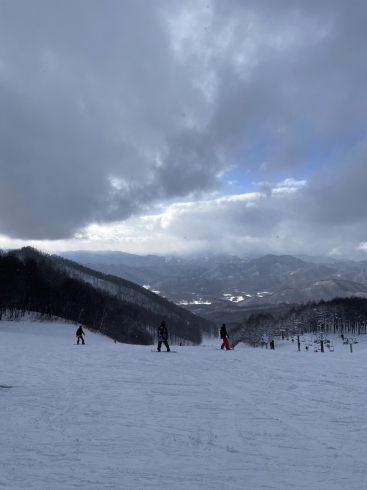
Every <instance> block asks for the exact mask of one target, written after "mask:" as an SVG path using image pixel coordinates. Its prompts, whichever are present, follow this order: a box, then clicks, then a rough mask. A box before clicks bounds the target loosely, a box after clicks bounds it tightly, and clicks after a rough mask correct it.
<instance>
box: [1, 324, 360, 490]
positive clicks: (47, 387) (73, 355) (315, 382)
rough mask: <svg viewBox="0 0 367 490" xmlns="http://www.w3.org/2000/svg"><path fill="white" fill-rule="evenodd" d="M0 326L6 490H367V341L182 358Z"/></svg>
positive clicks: (193, 350)
mask: <svg viewBox="0 0 367 490" xmlns="http://www.w3.org/2000/svg"><path fill="white" fill-rule="evenodd" d="M75 330H76V327H75V326H71V325H65V324H63V325H62V324H56V323H49V324H46V323H37V322H29V321H23V322H19V323H18V322H0V349H1V355H0V369H1V371H0V385H2V386H12V388H0V410H1V425H0V427H1V428H0V468H1V471H0V489H6V490H8V489H9V490H15V489H16V490H18V489H22V490H23V489H35V490H61V489H62V490H68V489H86V490H97V489H98V490H102V489H109V490H114V489H124V490H129V489H131V490H143V489H144V490H149V489H159V490H240V489H241V490H243V489H247V490H260V489H261V490H265V489H266V490H278V489H279V490H288V489H291V490H301V489H302V490H345V489H351V490H357V489H358V490H366V489H367V464H366V447H367V410H366V406H367V390H366V381H365V379H366V372H367V349H366V348H367V341H366V340H367V339H366V338H365V336H361V337H360V338H359V343H358V344H355V345H354V346H353V353H350V347H349V346H348V345H343V344H342V342H341V340H339V339H337V340H335V342H334V344H335V352H333V353H332V352H329V351H327V352H325V353H320V352H317V353H315V352H314V350H313V348H311V349H310V350H309V351H308V352H306V351H305V349H304V347H305V344H306V343H302V350H301V352H297V345H296V343H294V344H292V343H291V342H290V341H289V342H287V341H286V340H284V341H278V342H277V343H276V345H275V351H272V350H266V349H252V348H246V347H241V346H237V347H236V348H235V349H234V350H233V351H221V350H218V347H219V345H220V340H219V339H218V340H217V339H214V340H211V341H207V342H206V343H205V345H202V346H199V347H178V346H177V347H175V350H177V353H176V354H174V353H170V354H167V353H166V352H161V353H156V352H151V349H152V347H151V346H132V345H123V344H115V343H114V342H113V341H112V340H111V339H108V338H105V337H103V336H100V335H97V334H92V333H89V332H86V341H87V345H85V346H76V345H74V344H75Z"/></svg>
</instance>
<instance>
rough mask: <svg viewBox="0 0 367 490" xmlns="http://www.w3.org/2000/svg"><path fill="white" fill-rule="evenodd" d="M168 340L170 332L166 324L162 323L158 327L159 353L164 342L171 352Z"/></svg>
mask: <svg viewBox="0 0 367 490" xmlns="http://www.w3.org/2000/svg"><path fill="white" fill-rule="evenodd" d="M167 339H168V330H167V327H166V322H162V323H161V324H160V326H159V327H158V348H157V350H158V352H160V351H161V346H162V342H163V343H164V345H165V346H166V349H167V352H169V351H170V348H169V345H168V342H167Z"/></svg>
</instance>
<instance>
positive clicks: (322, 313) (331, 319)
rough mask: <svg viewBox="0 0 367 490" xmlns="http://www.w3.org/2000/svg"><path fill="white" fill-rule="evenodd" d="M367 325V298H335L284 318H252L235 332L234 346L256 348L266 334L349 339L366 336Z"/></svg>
mask: <svg viewBox="0 0 367 490" xmlns="http://www.w3.org/2000/svg"><path fill="white" fill-rule="evenodd" d="M366 326H367V299H365V298H358V297H355V298H335V299H333V300H331V301H320V302H318V303H316V302H310V303H308V304H307V305H304V306H300V307H297V308H293V309H292V310H291V311H290V312H289V313H288V314H286V315H284V316H283V317H280V318H274V317H273V315H271V314H269V313H260V314H257V315H251V316H250V318H248V319H247V320H246V321H245V322H244V323H243V324H242V325H238V326H237V327H235V328H234V329H232V330H231V338H232V345H233V346H235V345H236V344H238V343H239V342H244V343H246V344H249V345H252V346H254V347H256V346H257V345H259V344H260V339H261V337H262V335H263V334H264V333H266V334H267V335H268V336H269V338H274V337H277V336H282V335H283V336H284V335H286V336H291V335H297V334H302V333H305V332H312V333H317V332H325V333H326V334H327V333H333V334H339V335H341V334H344V335H346V336H349V335H353V334H358V335H359V334H360V333H366Z"/></svg>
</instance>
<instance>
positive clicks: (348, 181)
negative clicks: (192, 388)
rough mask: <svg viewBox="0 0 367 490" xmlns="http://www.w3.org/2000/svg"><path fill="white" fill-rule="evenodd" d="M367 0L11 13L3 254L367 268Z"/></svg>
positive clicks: (2, 61)
mask: <svg viewBox="0 0 367 490" xmlns="http://www.w3.org/2000/svg"><path fill="white" fill-rule="evenodd" d="M366 18H367V2H366V1H365V0H349V1H346V0H307V1H304V0H293V1H289V0H225V1H223V0H206V1H201V0H184V1H182V0H78V1H75V0H64V1H59V0H32V1H29V0H16V1H15V0H0V246H1V247H2V248H13V247H18V246H23V245H32V246H35V247H36V248H39V249H42V250H45V251H64V250H121V251H125V252H131V253H139V254H149V253H154V254H156V253H157V254H176V255H184V254H187V253H196V252H207V251H209V252H213V253H215V252H229V253H234V254H239V255H242V254H246V253H250V252H261V253H276V254H282V253H306V254H326V255H332V256H334V257H336V258H337V257H343V258H354V259H367V138H366V134H367V57H366V46H367V29H366V25H365V20H366Z"/></svg>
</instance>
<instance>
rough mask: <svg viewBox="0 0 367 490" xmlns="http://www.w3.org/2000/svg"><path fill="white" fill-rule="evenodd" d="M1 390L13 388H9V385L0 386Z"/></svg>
mask: <svg viewBox="0 0 367 490" xmlns="http://www.w3.org/2000/svg"><path fill="white" fill-rule="evenodd" d="M2 388H13V387H12V386H9V385H0V389H2Z"/></svg>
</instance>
